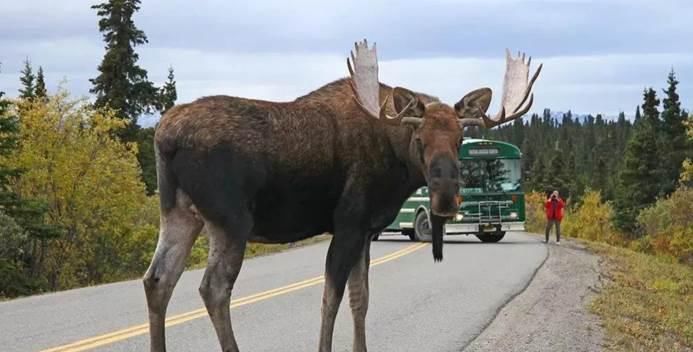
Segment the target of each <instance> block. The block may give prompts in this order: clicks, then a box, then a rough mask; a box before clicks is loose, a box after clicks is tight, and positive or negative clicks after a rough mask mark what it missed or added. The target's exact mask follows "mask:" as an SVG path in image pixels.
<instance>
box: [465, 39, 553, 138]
mask: <svg viewBox="0 0 693 352" xmlns="http://www.w3.org/2000/svg"><path fill="white" fill-rule="evenodd" d="M505 53H506V55H505V58H506V69H505V80H504V81H503V99H502V101H501V110H500V112H498V114H496V116H495V117H494V118H491V117H489V116H488V115H486V113H485V112H484V111H481V110H479V113H480V115H481V119H477V118H462V119H460V126H461V127H465V126H468V125H476V126H481V127H485V128H493V127H496V126H498V125H501V124H504V123H506V122H508V121H512V120H514V119H516V118H518V117H521V116H522V115H524V114H526V113H527V111H529V109H530V108H531V107H532V103H533V102H534V93H532V86H533V85H534V82H535V81H536V80H537V78H538V77H539V73H540V72H541V69H542V67H543V64H540V65H539V67H538V68H537V71H536V72H535V73H534V75H533V76H532V79H531V80H528V79H529V66H530V64H531V63H532V58H531V57H529V58H528V60H527V62H525V58H526V55H525V54H524V53H519V52H518V57H517V58H516V59H515V58H513V57H512V55H511V54H510V50H508V49H506V50H505ZM528 98H529V100H528ZM508 112H509V113H510V114H509V115H506V113H508Z"/></svg>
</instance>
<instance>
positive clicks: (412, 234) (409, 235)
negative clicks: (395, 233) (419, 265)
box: [402, 229, 416, 241]
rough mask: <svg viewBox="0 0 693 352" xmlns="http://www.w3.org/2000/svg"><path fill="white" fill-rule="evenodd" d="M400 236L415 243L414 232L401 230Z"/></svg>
mask: <svg viewBox="0 0 693 352" xmlns="http://www.w3.org/2000/svg"><path fill="white" fill-rule="evenodd" d="M402 235H404V236H407V237H409V239H410V240H412V241H416V235H415V234H414V230H411V229H406V230H402Z"/></svg>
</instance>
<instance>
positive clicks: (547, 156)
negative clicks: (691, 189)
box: [481, 69, 693, 237]
mask: <svg viewBox="0 0 693 352" xmlns="http://www.w3.org/2000/svg"><path fill="white" fill-rule="evenodd" d="M678 84H679V81H678V79H677V78H676V74H675V72H674V70H673V69H672V71H671V72H670V73H669V75H668V76H667V80H666V87H665V88H664V89H663V90H662V95H661V96H662V99H661V100H660V98H658V94H657V91H656V90H655V89H654V88H652V87H649V88H646V89H644V91H643V93H642V103H641V104H640V105H639V106H637V107H636V109H635V115H634V116H635V117H634V119H633V121H630V120H628V119H626V116H625V114H624V113H620V114H619V116H618V117H617V118H616V119H606V118H604V116H603V115H601V114H596V115H586V116H579V117H578V116H574V115H573V114H572V113H571V112H570V111H569V112H567V113H562V114H555V113H552V112H551V111H550V110H548V109H545V110H544V111H543V114H542V115H541V116H540V115H539V114H533V115H531V116H530V117H529V118H524V119H521V120H515V121H514V123H513V124H509V125H505V126H501V127H499V128H497V129H494V130H490V131H484V132H481V133H483V136H484V137H486V138H490V139H498V140H504V141H508V142H510V143H513V144H515V145H518V146H519V147H520V149H521V150H522V153H523V182H524V189H525V190H526V191H539V192H542V193H545V194H546V193H548V192H550V191H551V190H554V189H557V190H559V192H560V193H561V194H562V195H563V196H564V197H565V198H568V199H569V200H571V201H572V202H573V203H574V204H578V203H579V202H580V200H581V198H582V196H583V195H584V194H585V192H586V191H587V190H596V191H599V192H600V193H601V195H602V197H603V199H604V200H605V201H610V202H612V203H613V205H614V211H615V213H614V216H613V219H612V221H613V223H614V225H616V227H617V228H618V229H619V230H621V231H623V232H624V233H626V234H628V236H632V237H638V236H642V235H643V234H644V232H643V231H641V230H642V228H641V227H639V226H638V224H637V217H638V215H639V214H640V212H641V211H642V210H643V209H645V208H648V207H650V206H652V205H653V204H654V203H655V202H656V201H657V199H664V198H666V197H668V196H670V195H671V194H672V193H673V192H674V191H675V190H676V189H677V187H679V186H690V180H689V181H687V182H686V184H685V185H682V184H681V180H680V176H681V174H682V173H683V172H684V167H686V165H688V167H690V160H691V159H693V143H691V141H690V138H689V137H688V136H687V128H686V124H687V123H688V124H690V123H691V119H692V118H691V117H689V114H688V113H687V112H686V111H685V110H683V109H682V107H681V101H680V97H679V94H678V91H677V88H678ZM687 160H688V161H687Z"/></svg>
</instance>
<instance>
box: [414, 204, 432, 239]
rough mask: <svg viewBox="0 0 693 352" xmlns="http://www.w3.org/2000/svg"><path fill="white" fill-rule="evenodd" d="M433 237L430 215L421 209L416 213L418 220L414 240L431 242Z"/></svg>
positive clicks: (415, 225)
mask: <svg viewBox="0 0 693 352" xmlns="http://www.w3.org/2000/svg"><path fill="white" fill-rule="evenodd" d="M432 237H433V236H432V234H431V224H430V223H429V222H428V215H426V212H425V211H420V212H419V213H418V214H416V220H415V221H414V240H415V241H419V242H430V241H431V238H432Z"/></svg>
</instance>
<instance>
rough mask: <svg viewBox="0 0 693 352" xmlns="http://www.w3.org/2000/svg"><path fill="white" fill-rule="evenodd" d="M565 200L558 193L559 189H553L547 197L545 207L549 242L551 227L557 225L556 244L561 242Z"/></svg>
mask: <svg viewBox="0 0 693 352" xmlns="http://www.w3.org/2000/svg"><path fill="white" fill-rule="evenodd" d="M564 206H565V202H564V201H563V199H561V197H560V196H559V195H558V191H553V193H551V196H550V197H549V198H546V202H544V207H545V208H546V241H544V242H545V243H549V232H551V227H552V226H554V225H555V226H556V244H561V220H563V207H564Z"/></svg>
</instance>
